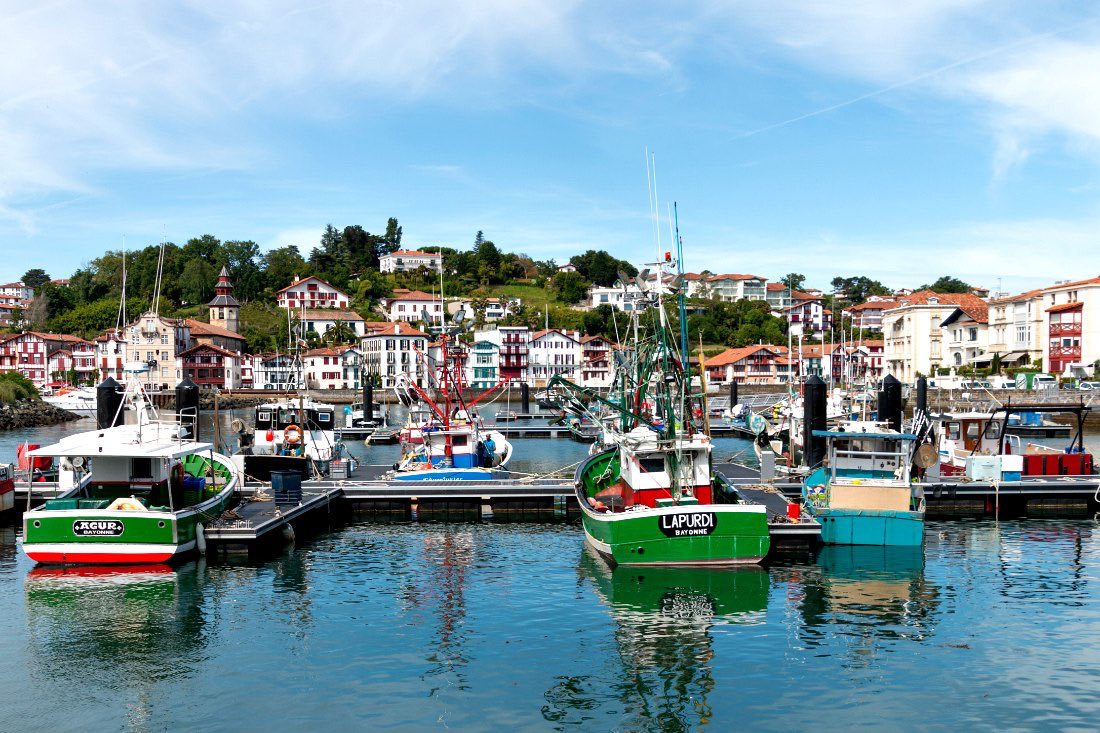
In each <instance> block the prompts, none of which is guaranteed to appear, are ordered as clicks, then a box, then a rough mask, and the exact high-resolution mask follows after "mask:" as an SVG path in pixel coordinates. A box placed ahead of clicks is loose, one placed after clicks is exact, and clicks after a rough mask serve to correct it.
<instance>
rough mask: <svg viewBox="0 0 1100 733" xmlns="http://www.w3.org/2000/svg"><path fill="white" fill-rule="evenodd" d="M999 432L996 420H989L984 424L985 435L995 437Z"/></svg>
mask: <svg viewBox="0 0 1100 733" xmlns="http://www.w3.org/2000/svg"><path fill="white" fill-rule="evenodd" d="M1000 434H1001V424H1000V423H999V422H997V421H996V420H990V421H989V422H987V423H986V424H985V437H987V438H997V437H1000Z"/></svg>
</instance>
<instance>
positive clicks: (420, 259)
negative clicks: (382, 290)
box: [378, 249, 443, 272]
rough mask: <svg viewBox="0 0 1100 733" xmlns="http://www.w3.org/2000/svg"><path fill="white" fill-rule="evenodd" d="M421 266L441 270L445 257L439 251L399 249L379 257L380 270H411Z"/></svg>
mask: <svg viewBox="0 0 1100 733" xmlns="http://www.w3.org/2000/svg"><path fill="white" fill-rule="evenodd" d="M421 267H423V268H426V269H427V270H429V271H431V272H439V271H440V270H442V269H443V257H442V256H441V255H440V254H439V253H438V252H421V251H420V250H415V249H399V250H397V251H396V252H390V253H389V254H384V255H382V256H381V257H379V258H378V271H379V272H411V271H413V270H416V269H418V268H421Z"/></svg>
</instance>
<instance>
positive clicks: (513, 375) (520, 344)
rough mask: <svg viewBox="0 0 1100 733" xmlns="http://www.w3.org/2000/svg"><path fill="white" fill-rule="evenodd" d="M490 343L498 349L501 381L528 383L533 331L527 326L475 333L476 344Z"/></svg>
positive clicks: (501, 327) (505, 327)
mask: <svg viewBox="0 0 1100 733" xmlns="http://www.w3.org/2000/svg"><path fill="white" fill-rule="evenodd" d="M479 341H488V342H490V343H492V344H495V345H496V347H497V368H498V377H499V379H501V380H503V381H505V382H526V381H527V380H528V378H529V377H530V374H529V373H528V368H529V366H530V363H529V359H530V354H531V348H530V346H531V331H530V329H528V328H527V326H498V327H496V328H494V329H487V330H484V331H475V332H474V342H475V343H477V342H479Z"/></svg>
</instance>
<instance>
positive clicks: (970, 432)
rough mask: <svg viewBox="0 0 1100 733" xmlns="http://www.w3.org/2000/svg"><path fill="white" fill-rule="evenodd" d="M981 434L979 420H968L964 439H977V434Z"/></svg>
mask: <svg viewBox="0 0 1100 733" xmlns="http://www.w3.org/2000/svg"><path fill="white" fill-rule="evenodd" d="M981 434H982V424H981V423H980V422H968V423H967V424H966V439H967V440H977V439H978V436H979V435H981Z"/></svg>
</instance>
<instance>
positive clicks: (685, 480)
mask: <svg viewBox="0 0 1100 733" xmlns="http://www.w3.org/2000/svg"><path fill="white" fill-rule="evenodd" d="M627 438H628V440H627V441H626V442H624V443H623V444H622V445H621V446H620V456H621V457H620V469H619V470H620V479H621V481H620V484H621V489H622V491H621V494H622V506H623V508H624V509H626V508H629V507H631V506H634V505H638V504H641V505H643V506H648V507H656V506H664V505H666V504H669V503H671V502H672V498H673V496H672V495H673V487H674V482H673V477H674V476H675V477H676V478H677V480H676V482H675V485H678V486H679V487H680V491H681V493H682V495H683V497H684V498H689V497H690V498H692V499H693V500H694V501H698V502H699V503H701V504H710V503H712V502H713V494H712V487H711V480H710V453H711V449H712V444H711V442H710V440H709V439H708V438H706V436H702V435H697V436H694V437H692V438H690V439H686V440H684V439H682V440H680V441H679V444H678V446H677V448H678V450H669V449H667V448H662V447H659V446H658V444H657V436H656V434H655V433H654V432H653V431H652V430H650V429H649V428H635V429H634V430H632V431H631V432H630V433H628V434H627ZM630 438H634V440H630Z"/></svg>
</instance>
